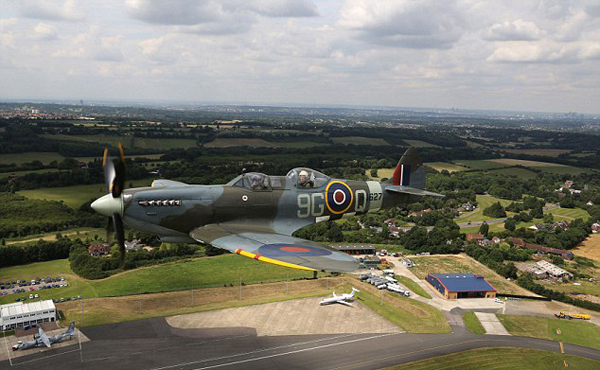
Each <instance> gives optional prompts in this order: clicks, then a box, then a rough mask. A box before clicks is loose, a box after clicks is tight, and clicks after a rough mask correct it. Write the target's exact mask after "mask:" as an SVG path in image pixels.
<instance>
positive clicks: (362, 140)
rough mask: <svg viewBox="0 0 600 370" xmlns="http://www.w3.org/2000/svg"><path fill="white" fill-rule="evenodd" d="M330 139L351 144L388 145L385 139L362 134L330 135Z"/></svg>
mask: <svg viewBox="0 0 600 370" xmlns="http://www.w3.org/2000/svg"><path fill="white" fill-rule="evenodd" d="M331 140H332V141H333V142H334V143H336V144H345V145H349V144H353V145H374V146H381V145H386V146H387V145H390V143H388V142H387V141H385V140H384V139H381V138H376V137H362V136H336V137H332V138H331Z"/></svg>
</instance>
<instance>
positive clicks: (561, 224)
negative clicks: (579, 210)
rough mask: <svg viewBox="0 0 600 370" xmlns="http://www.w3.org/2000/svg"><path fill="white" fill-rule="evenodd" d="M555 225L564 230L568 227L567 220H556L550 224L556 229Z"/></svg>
mask: <svg viewBox="0 0 600 370" xmlns="http://www.w3.org/2000/svg"><path fill="white" fill-rule="evenodd" d="M557 227H560V228H561V229H563V230H566V229H568V228H569V221H567V220H562V221H556V222H554V223H553V224H552V228H554V229H556V228H557Z"/></svg>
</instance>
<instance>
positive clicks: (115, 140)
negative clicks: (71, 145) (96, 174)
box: [40, 134, 197, 152]
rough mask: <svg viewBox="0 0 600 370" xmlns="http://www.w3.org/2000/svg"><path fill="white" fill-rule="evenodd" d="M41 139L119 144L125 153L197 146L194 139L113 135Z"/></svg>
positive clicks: (47, 136) (60, 136)
mask: <svg viewBox="0 0 600 370" xmlns="http://www.w3.org/2000/svg"><path fill="white" fill-rule="evenodd" d="M40 136H41V137H44V138H47V139H52V140H64V141H76V142H83V143H100V144H108V145H111V146H114V147H116V146H117V145H118V144H119V143H121V144H122V145H123V147H124V148H125V151H126V152H127V148H141V149H156V150H169V149H176V148H194V147H196V146H197V144H196V140H194V139H168V138H144V137H133V136H113V135H103V134H101V135H50V134H44V135H40Z"/></svg>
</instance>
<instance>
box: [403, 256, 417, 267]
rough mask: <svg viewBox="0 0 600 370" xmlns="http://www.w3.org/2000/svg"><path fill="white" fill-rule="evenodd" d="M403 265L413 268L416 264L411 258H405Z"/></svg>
mask: <svg viewBox="0 0 600 370" xmlns="http://www.w3.org/2000/svg"><path fill="white" fill-rule="evenodd" d="M402 264H403V265H404V266H406V267H413V266H414V265H415V263H414V262H413V261H412V260H411V259H410V258H403V259H402Z"/></svg>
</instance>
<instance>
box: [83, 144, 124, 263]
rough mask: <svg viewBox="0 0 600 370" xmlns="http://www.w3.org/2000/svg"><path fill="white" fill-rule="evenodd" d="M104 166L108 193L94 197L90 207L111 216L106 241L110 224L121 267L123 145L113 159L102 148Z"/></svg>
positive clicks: (122, 246) (122, 238)
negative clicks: (117, 247)
mask: <svg viewBox="0 0 600 370" xmlns="http://www.w3.org/2000/svg"><path fill="white" fill-rule="evenodd" d="M102 166H103V167H104V182H105V183H106V189H107V191H108V194H106V195H105V196H103V197H101V198H98V199H96V200H95V201H94V202H93V203H92V205H91V207H92V208H93V209H94V210H95V211H96V212H98V213H100V214H103V215H105V216H107V217H110V218H112V225H111V222H110V220H109V222H108V225H107V227H106V233H107V241H108V235H109V234H110V229H111V227H110V226H113V227H114V231H115V234H116V235H117V242H118V244H119V251H120V252H121V267H123V264H124V262H125V232H124V231H123V219H122V218H121V217H122V216H123V197H122V196H121V194H122V192H123V188H124V185H125V154H124V153H123V147H122V146H121V143H119V157H118V158H116V159H113V158H111V157H109V155H108V148H106V149H105V150H104V158H103V160H102Z"/></svg>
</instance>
